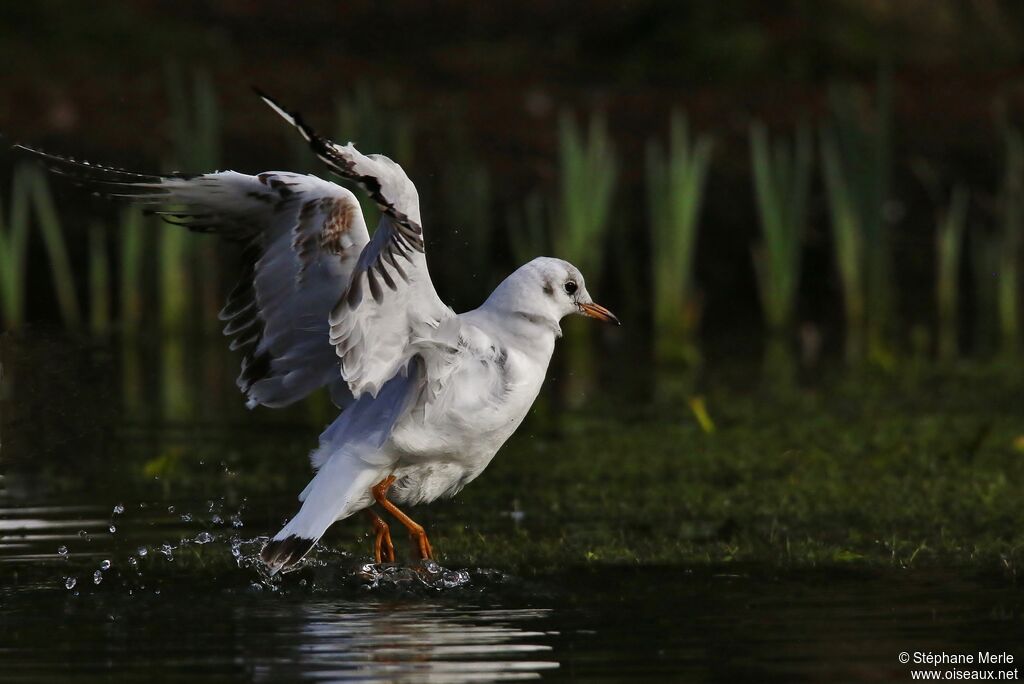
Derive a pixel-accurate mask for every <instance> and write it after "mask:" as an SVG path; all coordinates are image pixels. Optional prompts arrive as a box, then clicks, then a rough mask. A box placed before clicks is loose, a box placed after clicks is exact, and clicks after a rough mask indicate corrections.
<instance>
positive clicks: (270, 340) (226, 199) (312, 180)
mask: <svg viewBox="0 0 1024 684" xmlns="http://www.w3.org/2000/svg"><path fill="white" fill-rule="evenodd" d="M22 149H25V150H27V151H28V152H31V153H32V154H34V155H35V156H37V157H38V158H40V159H42V161H43V162H44V163H46V164H47V165H48V166H49V167H50V169H51V170H52V171H54V172H56V173H59V174H62V175H64V176H67V177H69V178H70V179H71V180H72V181H74V182H76V183H78V184H81V185H85V186H87V187H89V188H91V189H93V190H95V191H96V192H98V193H99V194H101V195H104V196H108V197H114V198H117V199H126V200H130V201H132V202H135V203H138V204H140V205H142V206H143V207H145V208H146V209H147V211H148V212H149V213H152V214H155V215H158V216H160V217H161V218H163V219H164V220H165V221H168V222H170V223H175V224H178V225H181V226H183V227H185V228H188V229H189V230H193V231H198V232H207V233H215V234H217V235H219V236H221V237H223V238H225V239H228V240H231V241H234V242H238V243H241V244H243V245H244V249H243V253H242V259H243V264H244V266H243V272H242V276H241V278H240V279H239V281H238V284H237V285H236V286H235V288H234V289H233V290H232V292H231V294H230V295H228V298H227V301H226V303H225V305H224V308H223V309H222V310H221V312H220V318H221V320H222V321H223V322H224V334H225V335H227V336H229V337H231V338H232V339H231V343H230V347H231V349H233V350H235V349H237V350H242V352H243V354H244V356H243V359H242V369H241V373H240V374H239V376H238V380H237V384H238V387H239V388H240V389H241V390H242V392H243V393H245V395H246V396H247V399H248V404H249V406H250V407H253V406H256V405H264V406H285V405H288V404H291V403H293V402H295V401H297V400H299V399H301V398H302V397H304V396H306V395H307V394H309V393H310V392H312V391H313V390H315V389H317V388H319V387H321V386H323V385H325V384H338V385H342V386H343V385H344V383H342V382H340V381H339V379H338V377H339V373H338V368H339V360H338V358H337V356H336V353H335V350H334V348H333V346H332V345H331V343H330V336H329V326H328V316H329V314H330V312H331V310H332V309H333V308H334V306H335V304H336V302H337V299H338V296H339V294H340V293H342V292H345V290H346V288H347V286H348V282H349V279H350V276H351V274H352V271H353V269H354V267H355V264H356V261H357V259H358V255H359V254H360V252H361V251H362V249H363V247H364V246H365V245H366V244H367V243H368V242H369V235H368V233H367V230H366V224H365V222H364V220H363V216H362V212H361V211H360V209H359V204H358V201H357V200H356V198H355V196H354V195H353V194H352V193H351V192H350V191H349V190H347V189H345V188H343V187H341V186H339V185H337V184H335V183H331V182H328V181H324V180H321V179H319V178H316V177H314V176H307V175H301V174H295V173H285V172H265V173H260V174H258V175H256V176H249V175H246V174H241V173H236V172H234V171H220V172H216V173H208V174H202V175H198V176H194V175H193V176H189V175H182V174H174V175H154V174H140V173H133V172H130V171H124V170H121V169H116V168H113V167H109V166H101V165H97V164H89V163H87V162H79V161H76V160H73V159H68V158H64V157H59V156H55V155H50V154H46V153H43V152H39V151H37V150H33V149H30V148H22ZM347 394H348V393H347V391H345V390H343V389H342V388H335V387H333V386H332V388H331V395H332V397H333V398H334V399H335V401H336V402H341V403H347V402H348V401H351V397H349V396H346V395H347Z"/></svg>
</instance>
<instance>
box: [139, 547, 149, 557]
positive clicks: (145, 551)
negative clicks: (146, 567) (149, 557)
mask: <svg viewBox="0 0 1024 684" xmlns="http://www.w3.org/2000/svg"><path fill="white" fill-rule="evenodd" d="M137 553H138V554H139V556H140V557H141V558H145V557H146V554H148V553H149V549H147V548H146V547H145V546H140V547H139V549H138V551H137Z"/></svg>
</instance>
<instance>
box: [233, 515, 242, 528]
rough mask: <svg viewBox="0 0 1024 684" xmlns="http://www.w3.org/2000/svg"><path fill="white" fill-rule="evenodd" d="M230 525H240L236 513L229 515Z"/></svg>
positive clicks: (239, 519) (240, 521)
mask: <svg viewBox="0 0 1024 684" xmlns="http://www.w3.org/2000/svg"><path fill="white" fill-rule="evenodd" d="M231 525H232V527H241V526H242V519H241V518H239V517H238V516H237V515H233V516H231Z"/></svg>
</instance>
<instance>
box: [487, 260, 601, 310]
mask: <svg viewBox="0 0 1024 684" xmlns="http://www.w3.org/2000/svg"><path fill="white" fill-rule="evenodd" d="M488 304H489V305H490V306H492V307H494V308H497V309H503V310H507V311H510V312H513V313H516V314H520V315H525V316H530V317H536V318H539V319H542V320H547V321H551V322H553V323H554V324H555V326H556V327H557V325H558V322H559V321H561V320H562V319H563V318H565V317H566V316H568V315H569V314H580V315H582V316H587V317H589V318H595V319H597V320H599V321H605V322H608V323H615V324H616V325H619V319H618V318H616V316H615V314H613V313H612V312H611V311H609V310H608V309H606V308H605V307H603V306H601V305H600V304H598V303H596V302H595V301H594V300H593V298H592V297H591V296H590V293H589V292H587V285H586V283H585V282H584V280H583V274H582V273H580V270H579V269H578V268H576V267H575V266H573V265H572V264H570V263H569V262H568V261H563V260H562V259H555V258H554V257H537V258H536V259H534V260H533V261H530V262H528V263H526V264H524V265H522V266H520V267H519V268H518V269H517V270H516V271H514V272H513V273H512V274H511V275H510V276H509V277H507V278H505V280H504V281H502V283H501V284H500V285H498V287H497V288H496V289H495V290H494V292H493V293H492V294H491V296H490V297H489V298H488Z"/></svg>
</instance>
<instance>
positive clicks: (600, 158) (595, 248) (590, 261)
mask: <svg viewBox="0 0 1024 684" xmlns="http://www.w3.org/2000/svg"><path fill="white" fill-rule="evenodd" d="M558 168H559V194H558V203H557V209H556V212H557V224H558V230H557V231H554V232H553V234H552V236H551V238H552V241H553V245H552V247H553V248H554V250H555V253H556V254H558V255H559V256H561V257H562V258H564V259H568V260H569V261H571V262H572V263H574V264H576V266H578V267H579V269H580V270H581V271H583V273H584V274H586V277H587V286H588V287H589V288H590V289H592V290H597V289H599V287H600V282H601V275H602V270H603V265H604V263H603V262H604V257H605V255H606V252H607V241H606V238H607V235H608V231H609V229H610V227H611V212H612V201H613V199H614V196H615V183H616V180H617V178H618V173H619V170H618V159H617V157H616V155H615V148H614V146H613V144H612V138H611V135H610V134H609V133H608V122H607V121H606V120H605V118H604V116H602V115H600V114H595V115H593V116H591V118H590V123H589V125H588V126H587V131H586V134H585V135H584V133H583V132H582V131H581V130H580V129H579V126H578V125H577V124H576V121H575V119H573V117H572V116H571V115H570V114H568V113H567V112H563V114H562V116H561V118H560V119H559V126H558Z"/></svg>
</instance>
